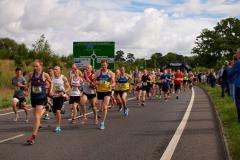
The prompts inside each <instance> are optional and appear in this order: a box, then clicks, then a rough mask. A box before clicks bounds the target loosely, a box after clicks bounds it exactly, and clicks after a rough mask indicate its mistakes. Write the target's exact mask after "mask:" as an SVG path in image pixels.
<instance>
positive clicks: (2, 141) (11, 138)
mask: <svg viewBox="0 0 240 160" xmlns="http://www.w3.org/2000/svg"><path fill="white" fill-rule="evenodd" d="M22 136H24V134H19V135H16V136H14V137H10V138H7V139H4V140H1V141H0V143H4V142H7V141H10V140H13V139H16V138H19V137H22Z"/></svg>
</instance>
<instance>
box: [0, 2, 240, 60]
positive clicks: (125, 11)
mask: <svg viewBox="0 0 240 160" xmlns="http://www.w3.org/2000/svg"><path fill="white" fill-rule="evenodd" d="M239 8H240V0H0V37H1V38H3V37H9V38H12V39H14V40H16V41H17V42H19V43H25V44H26V45H27V47H29V48H31V46H32V44H33V43H34V42H35V41H36V40H37V39H39V37H40V35H41V34H44V35H45V36H46V38H47V40H48V41H49V43H50V45H51V48H52V50H53V51H54V52H55V53H56V54H58V55H69V54H71V53H72V52H73V51H72V50H73V49H72V48H73V42H74V41H114V42H115V44H116V51H117V50H122V51H124V52H125V53H134V54H135V57H137V58H144V57H150V55H151V54H153V53H156V52H160V53H163V54H166V53H167V52H174V53H178V54H182V55H190V53H191V49H192V48H193V47H194V41H195V39H196V37H197V36H198V35H199V34H200V32H201V31H202V29H204V28H209V29H212V28H213V27H214V26H215V25H216V24H217V22H218V21H220V20H221V19H224V18H227V17H238V18H239V16H240V9H239Z"/></svg>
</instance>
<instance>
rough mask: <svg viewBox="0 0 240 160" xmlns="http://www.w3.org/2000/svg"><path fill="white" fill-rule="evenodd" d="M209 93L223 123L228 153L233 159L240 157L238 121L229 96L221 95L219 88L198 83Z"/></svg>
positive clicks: (237, 159)
mask: <svg viewBox="0 0 240 160" xmlns="http://www.w3.org/2000/svg"><path fill="white" fill-rule="evenodd" d="M200 86H201V87H202V88H203V89H205V90H206V91H207V92H208V94H209V95H210V97H211V99H212V101H213V103H214V106H215V108H216V110H217V112H218V115H219V117H220V120H221V121H222V124H223V129H224V136H225V137H226V139H227V143H228V148H229V150H230V155H231V157H232V159H233V160H239V159H240V145H239V144H240V123H237V112H236V107H235V104H234V102H233V100H232V98H231V97H229V96H225V97H224V98H222V97H221V88H220V87H215V88H211V87H210V86H209V85H200Z"/></svg>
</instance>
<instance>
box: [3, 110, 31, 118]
mask: <svg viewBox="0 0 240 160" xmlns="http://www.w3.org/2000/svg"><path fill="white" fill-rule="evenodd" d="M28 110H32V108H30V109H28ZM20 112H24V110H20V111H18V113H20ZM13 113H14V112H7V113H2V114H0V116H5V115H9V114H13Z"/></svg>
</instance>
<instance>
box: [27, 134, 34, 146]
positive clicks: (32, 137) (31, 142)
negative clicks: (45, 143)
mask: <svg viewBox="0 0 240 160" xmlns="http://www.w3.org/2000/svg"><path fill="white" fill-rule="evenodd" d="M34 143H35V136H34V135H32V136H31V137H29V139H28V140H27V144H28V145H33V144H34Z"/></svg>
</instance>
